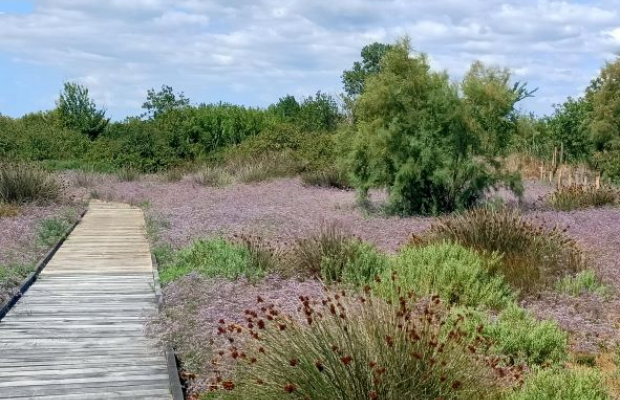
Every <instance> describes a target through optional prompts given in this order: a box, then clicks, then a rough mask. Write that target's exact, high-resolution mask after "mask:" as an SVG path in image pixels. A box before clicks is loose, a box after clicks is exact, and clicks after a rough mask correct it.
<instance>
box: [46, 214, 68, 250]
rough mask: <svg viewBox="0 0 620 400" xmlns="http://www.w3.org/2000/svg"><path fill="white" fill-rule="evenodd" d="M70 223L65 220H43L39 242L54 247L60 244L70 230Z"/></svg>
mask: <svg viewBox="0 0 620 400" xmlns="http://www.w3.org/2000/svg"><path fill="white" fill-rule="evenodd" d="M69 226H70V225H69V222H68V221H67V220H66V219H63V218H50V219H46V220H43V221H42V222H41V224H40V225H39V230H38V236H39V240H40V241H41V243H42V244H44V245H45V246H52V245H54V244H55V243H56V242H58V241H59V240H60V239H61V238H62V237H63V235H64V234H65V233H67V231H68V230H69Z"/></svg>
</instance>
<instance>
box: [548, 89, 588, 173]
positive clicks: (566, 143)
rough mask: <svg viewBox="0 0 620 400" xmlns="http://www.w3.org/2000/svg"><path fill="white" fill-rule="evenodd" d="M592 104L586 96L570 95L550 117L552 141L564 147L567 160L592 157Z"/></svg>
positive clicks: (575, 160)
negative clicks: (574, 96)
mask: <svg viewBox="0 0 620 400" xmlns="http://www.w3.org/2000/svg"><path fill="white" fill-rule="evenodd" d="M591 113H592V105H591V104H590V102H588V101H587V100H586V98H584V97H580V98H578V99H573V98H572V97H569V98H568V99H567V100H566V102H564V104H562V105H556V106H555V112H554V114H553V116H552V117H551V118H550V119H549V128H550V134H551V139H552V143H553V145H554V146H555V147H557V148H562V149H563V153H564V154H563V156H564V160H565V161H566V162H579V161H584V160H587V159H589V158H590V156H591V155H592V151H593V146H594V143H593V142H592V138H591V135H590V124H591V121H590V118H591Z"/></svg>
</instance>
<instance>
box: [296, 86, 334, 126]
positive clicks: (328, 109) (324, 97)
mask: <svg viewBox="0 0 620 400" xmlns="http://www.w3.org/2000/svg"><path fill="white" fill-rule="evenodd" d="M341 120H342V115H341V114H340V110H339V109H338V103H337V102H336V100H335V99H334V98H333V97H332V96H330V95H328V94H326V93H322V92H321V91H318V92H317V93H316V95H315V96H309V97H306V98H305V99H304V100H303V101H302V103H301V105H300V107H299V112H298V114H297V118H296V120H295V122H296V123H297V124H298V125H299V126H300V127H301V128H302V129H303V130H306V131H314V132H316V131H333V130H335V129H336V127H337V126H338V123H339V122H340V121H341Z"/></svg>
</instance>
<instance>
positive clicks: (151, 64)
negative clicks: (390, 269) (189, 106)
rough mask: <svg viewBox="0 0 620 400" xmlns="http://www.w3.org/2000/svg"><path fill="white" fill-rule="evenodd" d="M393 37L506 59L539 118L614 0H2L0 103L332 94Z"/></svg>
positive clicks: (439, 64) (585, 77) (588, 52)
mask: <svg viewBox="0 0 620 400" xmlns="http://www.w3.org/2000/svg"><path fill="white" fill-rule="evenodd" d="M404 35H408V36H409V37H410V38H411V42H412V45H413V47H414V49H415V50H416V51H421V52H425V53H427V54H428V55H429V57H430V60H431V64H432V66H433V68H435V69H437V70H447V71H448V72H449V73H450V75H451V77H452V78H453V79H454V80H459V79H460V78H461V77H462V76H463V74H464V73H465V72H466V71H467V69H468V68H469V66H470V64H471V63H472V62H473V61H475V60H481V61H483V62H485V63H488V64H493V65H499V66H503V67H508V68H510V69H511V70H512V71H513V76H514V80H515V81H521V82H528V83H529V84H528V87H530V88H535V87H538V88H539V89H538V92H537V93H536V97H535V98H533V99H528V100H527V102H526V103H524V104H523V105H522V106H521V107H522V109H523V111H527V112H534V113H536V114H538V115H544V114H548V113H550V112H551V111H552V110H553V108H552V105H553V104H556V103H561V102H563V101H564V100H565V99H566V97H568V96H578V95H580V94H581V93H582V92H583V90H584V88H585V87H586V86H587V85H588V83H589V82H590V80H591V79H592V78H594V77H595V76H596V75H597V74H598V71H599V70H600V68H601V67H602V66H603V65H604V64H605V62H607V61H612V60H614V59H615V57H616V54H618V53H619V52H620V0H592V1H587V0H573V1H552V0H536V1H534V0H510V1H498V0H468V1H464V0H247V1H242V0H32V1H17V0H0V113H1V114H3V115H10V116H14V117H18V116H21V115H23V114H25V113H28V112H33V111H37V110H46V109H51V108H53V107H54V102H55V100H56V99H57V98H58V95H59V93H60V90H61V88H62V84H63V82H66V81H73V82H78V83H81V84H84V85H86V86H87V87H88V88H89V89H90V93H91V95H92V97H93V98H94V100H95V101H96V103H97V105H98V106H100V107H103V108H105V109H106V110H107V112H108V115H109V116H111V117H112V118H113V119H115V120H120V119H123V118H125V117H126V116H128V115H137V114H140V113H141V105H142V103H143V102H144V100H145V98H146V92H147V90H148V89H150V88H160V87H161V86H162V85H163V84H166V85H170V86H172V87H173V88H174V89H175V90H176V91H179V92H181V91H182V92H184V93H185V94H186V95H187V96H188V97H189V98H190V99H191V100H192V102H193V103H210V102H218V101H224V102H232V103H237V104H244V105H248V106H267V105H269V104H271V103H274V102H276V101H277V100H278V98H280V97H282V96H284V95H286V94H291V95H295V96H297V97H303V96H308V95H312V94H314V93H315V92H316V91H317V90H321V91H323V92H326V93H329V94H332V95H334V96H337V95H338V94H339V93H341V92H342V82H341V75H342V71H343V70H344V69H347V68H350V67H351V65H352V64H353V62H354V61H356V60H358V59H359V54H360V50H361V48H362V47H363V46H364V45H366V44H369V43H372V42H376V41H378V42H384V43H391V42H394V41H396V40H397V39H399V38H401V37H403V36H404Z"/></svg>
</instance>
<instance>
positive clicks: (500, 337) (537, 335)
mask: <svg viewBox="0 0 620 400" xmlns="http://www.w3.org/2000/svg"><path fill="white" fill-rule="evenodd" d="M482 334H483V335H484V336H485V337H488V338H490V339H491V340H492V342H493V343H494V345H493V350H494V351H496V352H497V353H499V354H503V355H508V356H510V357H512V358H513V359H514V360H516V361H517V362H525V363H527V364H528V365H532V364H537V365H544V364H547V363H550V364H556V365H557V364H559V363H561V362H563V361H565V360H566V358H567V346H568V334H567V333H566V332H564V331H563V330H562V329H561V328H560V327H559V326H558V324H557V323H556V322H555V321H538V320H537V319H536V318H535V317H533V316H532V315H531V314H530V313H529V312H527V311H526V310H524V309H523V308H521V307H518V306H516V305H514V304H513V305H511V306H509V307H508V308H507V309H506V310H504V311H502V312H501V313H500V314H499V317H498V318H497V320H495V321H492V322H490V323H487V324H486V325H484V328H483V332H482Z"/></svg>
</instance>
